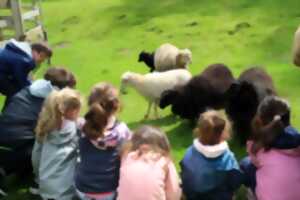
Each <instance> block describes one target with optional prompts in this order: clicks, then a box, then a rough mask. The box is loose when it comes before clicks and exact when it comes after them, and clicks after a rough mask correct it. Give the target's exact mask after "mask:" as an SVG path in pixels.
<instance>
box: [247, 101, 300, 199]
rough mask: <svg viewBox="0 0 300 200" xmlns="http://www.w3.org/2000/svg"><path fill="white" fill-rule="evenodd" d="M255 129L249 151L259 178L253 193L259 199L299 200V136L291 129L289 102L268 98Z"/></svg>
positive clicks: (261, 107) (256, 118)
mask: <svg viewBox="0 0 300 200" xmlns="http://www.w3.org/2000/svg"><path fill="white" fill-rule="evenodd" d="M252 129H253V130H252V131H253V135H252V140H251V141H248V143H247V150H248V153H249V155H250V161H251V163H252V164H254V166H255V167H253V169H254V171H252V172H254V174H252V176H254V177H256V180H255V178H254V181H256V183H255V184H256V186H255V188H253V189H254V190H255V194H256V197H257V199H259V200H269V199H272V200H283V199H284V200H295V199H300V190H299V188H300V173H299V166H300V148H299V134H298V132H297V131H296V130H295V129H294V128H293V127H291V126H290V106H289V104H288V102H287V101H286V100H284V99H281V98H279V97H276V96H270V97H266V98H265V99H264V100H263V101H262V102H261V104H260V105H259V107H258V110H257V113H256V116H255V118H254V120H253V123H252ZM289 147H290V148H289ZM241 168H242V169H243V168H245V167H243V166H242V167H241ZM248 169H249V168H248ZM245 172H246V174H247V170H245Z"/></svg>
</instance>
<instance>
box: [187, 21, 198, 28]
mask: <svg viewBox="0 0 300 200" xmlns="http://www.w3.org/2000/svg"><path fill="white" fill-rule="evenodd" d="M198 24H199V23H198V22H196V21H193V22H190V23H187V24H185V26H188V27H193V26H198Z"/></svg>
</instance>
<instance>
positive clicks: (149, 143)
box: [124, 125, 171, 156]
mask: <svg viewBox="0 0 300 200" xmlns="http://www.w3.org/2000/svg"><path fill="white" fill-rule="evenodd" d="M170 150H171V147H170V143H169V140H168V138H167V136H166V134H165V133H164V132H163V131H162V130H160V129H159V128H156V127H153V126H147V125H144V126H141V127H139V128H138V129H137V130H136V131H135V132H134V134H133V136H132V139H131V141H130V143H129V145H127V146H125V149H124V151H125V152H131V151H138V152H139V154H143V153H146V152H150V151H152V152H155V153H159V154H161V155H162V156H169V154H170Z"/></svg>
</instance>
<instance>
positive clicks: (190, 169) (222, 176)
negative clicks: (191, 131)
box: [180, 110, 242, 200]
mask: <svg viewBox="0 0 300 200" xmlns="http://www.w3.org/2000/svg"><path fill="white" fill-rule="evenodd" d="M195 135H196V138H195V139H194V142H193V145H191V146H190V147H189V148H188V150H187V151H186V154H185V155H184V158H183V160H182V161H181V162H180V166H181V170H182V173H181V178H182V188H183V192H184V194H185V196H186V198H187V200H207V199H211V200H219V199H222V200H231V199H232V197H233V192H234V191H235V190H236V189H237V188H238V187H239V186H240V185H241V183H242V176H241V173H240V171H239V166H238V163H237V161H236V159H235V156H234V154H233V153H232V152H231V151H230V149H229V146H228V143H227V140H228V139H229V136H230V123H229V122H228V121H227V119H226V117H225V116H224V115H222V114H221V113H220V112H217V111H215V110H210V111H206V112H205V113H203V114H201V116H200V118H199V120H198V125H197V128H196V129H195Z"/></svg>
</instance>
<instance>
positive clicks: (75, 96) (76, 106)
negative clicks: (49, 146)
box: [36, 88, 81, 141]
mask: <svg viewBox="0 0 300 200" xmlns="http://www.w3.org/2000/svg"><path fill="white" fill-rule="evenodd" d="M80 107H81V97H80V94H79V92H77V91H75V90H73V89H70V88H65V89H62V90H60V91H53V92H51V94H50V95H49V96H48V97H47V99H46V100H45V103H44V105H43V108H42V111H41V113H40V115H39V119H38V123H37V127H36V134H37V138H38V139H39V140H40V141H42V140H43V139H44V137H45V136H46V135H47V134H49V133H50V132H51V131H54V130H55V129H60V128H61V126H62V121H63V119H68V120H72V121H74V120H76V119H77V117H78V115H79V111H80Z"/></svg>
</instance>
